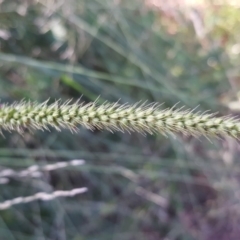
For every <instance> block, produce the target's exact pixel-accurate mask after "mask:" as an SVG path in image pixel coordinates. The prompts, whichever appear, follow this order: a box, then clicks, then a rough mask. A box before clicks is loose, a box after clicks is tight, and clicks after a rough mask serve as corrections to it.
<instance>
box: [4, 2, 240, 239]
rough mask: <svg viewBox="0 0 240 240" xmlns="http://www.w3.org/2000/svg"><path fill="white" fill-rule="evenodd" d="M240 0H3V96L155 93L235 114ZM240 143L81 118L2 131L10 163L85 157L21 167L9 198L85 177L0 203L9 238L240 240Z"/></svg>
mask: <svg viewBox="0 0 240 240" xmlns="http://www.w3.org/2000/svg"><path fill="white" fill-rule="evenodd" d="M239 7H240V4H239V1H225V2H224V1H200V0H199V1H196V0H195V1H194V0H191V1H190V0H188V1H187V0H168V1H163V0H132V1H128V0H114V1H112V0H68V1H64V0H35V1H34V0H32V1H31V0H1V1H0V48H1V53H0V98H1V102H14V101H20V100H21V99H27V100H28V99H30V100H32V101H38V102H41V101H45V100H46V99H48V98H50V101H54V100H55V99H60V98H61V99H63V100H66V99H69V98H72V99H78V98H80V97H81V96H82V100H83V101H85V102H89V101H93V100H95V99H96V98H97V97H98V96H100V97H99V102H103V101H105V100H108V101H112V102H113V101H117V100H119V99H120V102H121V103H126V102H128V103H135V102H137V101H140V100H142V101H145V100H148V101H149V102H152V101H156V102H159V103H164V105H163V107H170V106H173V105H174V104H176V103H177V102H179V104H178V106H179V107H180V106H186V107H187V108H194V107H197V106H199V107H198V110H201V111H206V110H211V111H214V112H219V114H220V115H225V114H233V115H236V116H238V114H239V111H240V104H239V98H240V92H239V91H240V70H239V62H240V61H239V60H240V57H239V53H240V43H239V39H240V38H239V37H240V32H239V25H240V9H239ZM239 156H240V147H239V144H238V143H237V142H236V141H234V140H231V139H222V140H219V139H213V140H212V143H210V142H209V141H208V140H206V139H204V138H201V139H194V138H192V137H185V136H181V135H178V136H176V137H175V138H173V137H172V136H169V137H168V138H166V137H164V136H160V135H154V136H142V135H140V134H138V133H133V134H131V135H130V134H128V133H125V134H122V133H115V134H112V133H109V132H106V131H103V132H100V131H95V132H91V131H88V130H86V129H81V131H80V133H78V134H71V133H70V132H68V131H63V132H61V133H58V132H56V131H52V132H51V133H50V132H41V131H36V132H34V133H32V132H29V131H26V132H25V133H24V135H20V134H17V133H4V137H0V165H1V169H5V168H12V169H14V170H21V169H24V168H26V167H28V166H31V165H33V164H36V163H37V164H46V163H54V162H58V161H70V160H72V159H76V158H77V159H85V160H86V164H85V165H84V166H81V167H79V168H74V169H73V168H72V169H68V170H57V171H53V172H51V174H50V173H48V174H47V173H45V174H44V175H43V176H41V177H40V178H24V179H17V178H12V179H9V180H10V181H9V182H8V184H5V185H4V184H3V185H0V200H1V201H4V200H8V199H12V198H15V197H18V196H28V195H31V194H34V193H36V192H40V191H45V192H52V191H54V190H70V189H72V188H76V187H88V189H89V190H88V192H87V193H85V194H82V195H79V196H76V197H73V198H66V199H58V200H54V201H52V202H41V201H38V202H33V203H29V204H26V205H24V204H23V205H16V206H14V207H12V208H11V209H8V210H4V211H1V212H0V239H3V240H5V239H9V240H15V239H16V240H22V239H23V240H28V239H29V240H30V239H31V240H32V239H34V240H35V239H36V240H43V239H44V240H53V239H56V240H65V239H73V240H83V239H84V240H85V239H86V240H89V239H96V240H108V239H109V240H110V239H114V240H120V239H121V240H135V239H139V240H140V239H149V240H182V239H183V240H188V239H189V240H190V239H203V240H210V239H211V240H212V239H219V240H227V239H228V240H229V239H231V240H235V239H236V240H237V239H239V236H240V228H239V224H240V205H239V197H240V191H239V189H240V162H239Z"/></svg>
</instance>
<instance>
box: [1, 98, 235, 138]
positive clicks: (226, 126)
mask: <svg viewBox="0 0 240 240" xmlns="http://www.w3.org/2000/svg"><path fill="white" fill-rule="evenodd" d="M48 102H49V100H47V101H45V102H43V103H40V104H39V103H36V102H30V101H21V102H19V103H16V102H15V103H13V104H1V105H0V132H2V131H3V130H8V131H19V132H22V133H23V132H24V129H25V128H27V129H30V130H34V129H38V130H49V127H53V128H55V129H56V130H58V131H60V130H61V129H70V130H71V131H72V132H76V131H77V129H78V128H79V127H80V126H84V127H86V128H88V129H90V130H94V129H99V130H104V129H106V130H109V131H111V132H114V131H122V132H123V131H128V132H132V131H135V132H139V133H142V134H146V133H149V134H153V133H161V134H164V135H166V134H167V133H173V134H175V133H182V134H185V135H192V136H196V137H198V136H200V135H204V136H206V137H226V136H230V137H233V138H239V137H240V120H239V119H237V118H234V117H230V116H224V117H216V114H213V113H207V112H203V113H201V112H197V113H194V111H195V110H196V108H195V109H193V110H183V109H182V108H177V107H176V106H177V104H176V105H174V107H172V108H168V109H164V110H161V109H160V106H161V105H160V104H158V103H151V104H149V103H147V102H138V103H136V104H133V105H131V104H122V105H121V104H120V103H119V101H118V102H115V103H108V102H104V103H103V104H101V105H99V104H98V103H97V100H96V101H94V102H91V103H87V104H84V103H80V102H79V101H77V102H75V103H72V100H68V101H66V102H63V103H61V101H60V100H58V101H55V102H54V103H52V104H49V103H48Z"/></svg>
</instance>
